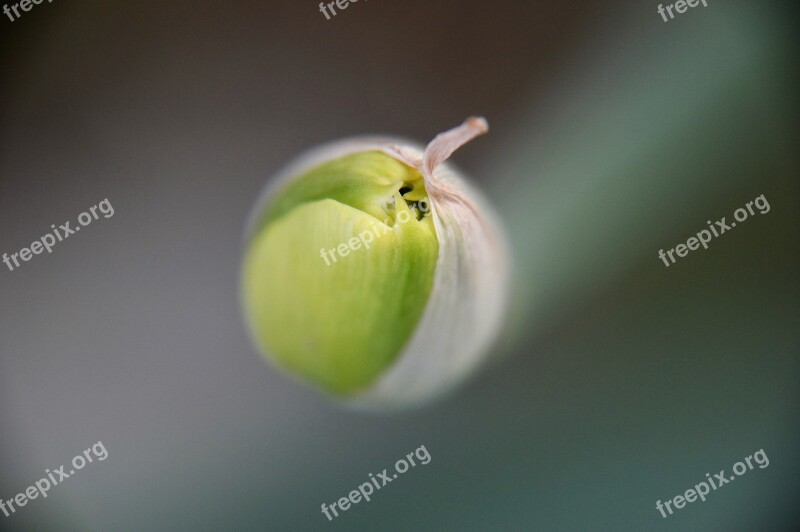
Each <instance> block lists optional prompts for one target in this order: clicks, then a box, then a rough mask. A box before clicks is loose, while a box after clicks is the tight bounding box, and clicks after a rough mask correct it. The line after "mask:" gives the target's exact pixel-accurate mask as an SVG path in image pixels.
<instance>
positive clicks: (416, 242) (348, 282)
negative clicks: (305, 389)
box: [242, 118, 509, 409]
mask: <svg viewBox="0 0 800 532" xmlns="http://www.w3.org/2000/svg"><path fill="white" fill-rule="evenodd" d="M487 129H488V126H487V125H486V122H485V120H483V119H479V118H472V119H469V120H467V121H466V122H465V123H464V124H463V125H462V126H459V127H457V128H455V129H453V130H451V131H448V132H446V133H443V134H440V135H439V136H437V137H436V138H435V139H434V140H433V141H432V142H431V143H430V144H429V145H428V146H427V148H425V149H424V150H423V149H420V148H419V147H418V146H416V145H414V144H411V143H408V142H404V141H398V140H393V139H381V138H356V139H350V140H346V141H342V142H337V143H334V144H330V145H326V146H323V147H320V148H318V149H315V150H312V151H311V152H309V153H307V154H305V155H304V156H302V157H300V158H299V159H298V160H297V161H296V162H295V163H294V164H291V165H290V166H289V167H288V168H287V169H286V170H285V171H284V172H282V174H281V175H280V176H279V177H278V178H277V179H276V180H275V183H274V184H273V185H272V186H271V187H270V188H268V189H267V191H266V192H265V193H264V194H263V195H262V197H261V199H260V200H259V201H258V203H257V205H256V208H255V209H254V211H253V215H252V217H251V223H250V227H249V229H248V237H247V246H246V252H245V257H244V264H243V271H242V299H243V304H244V312H245V316H246V319H247V322H248V325H249V329H250V331H251V335H252V337H253V339H254V342H255V344H256V345H257V346H258V347H259V349H260V350H261V351H262V352H263V353H264V354H265V356H266V357H267V358H268V359H270V360H271V361H273V362H274V363H275V364H276V365H278V366H279V367H281V368H283V369H284V370H286V371H287V372H289V373H290V374H292V375H294V376H295V377H297V378H299V379H300V380H302V381H305V382H307V383H309V384H311V385H312V386H314V387H316V388H318V389H320V390H323V391H324V392H327V393H329V394H331V395H333V396H335V397H338V398H340V399H341V400H343V401H345V402H347V403H349V404H352V405H357V406H362V407H367V408H378V409H392V408H400V407H405V406H411V405H415V404H421V403H423V402H425V401H428V400H430V399H432V398H434V397H437V396H439V395H441V394H443V393H444V392H446V391H448V390H450V389H452V388H453V387H454V386H455V385H456V384H458V383H459V382H461V381H463V380H464V379H465V378H466V377H468V376H469V375H470V374H472V373H473V372H474V370H475V369H476V368H478V367H479V365H480V363H481V362H482V361H483V360H484V359H485V358H486V355H487V353H488V352H489V349H490V347H491V344H492V342H493V340H494V339H495V337H496V336H497V334H498V332H499V329H500V328H501V324H502V319H503V315H504V313H505V310H506V306H507V300H508V286H507V284H508V280H509V257H508V251H507V246H506V243H505V237H504V235H503V234H502V231H501V229H500V226H499V224H498V222H497V221H496V218H495V216H494V214H493V213H492V212H491V210H490V208H489V207H488V205H487V204H486V202H485V201H484V200H483V198H482V197H481V196H480V195H479V194H478V193H477V192H476V191H474V190H473V189H472V188H471V187H469V185H467V183H466V182H465V181H464V179H463V178H462V177H461V176H460V175H459V174H458V173H457V172H455V171H454V170H453V169H452V168H450V167H449V165H447V164H446V163H445V161H446V160H447V159H448V158H449V156H450V155H451V154H452V153H453V151H455V150H456V149H457V148H458V147H460V146H461V145H463V144H464V143H466V142H468V141H469V140H471V139H472V138H474V137H475V136H477V135H480V134H482V133H485V132H486V131H487Z"/></svg>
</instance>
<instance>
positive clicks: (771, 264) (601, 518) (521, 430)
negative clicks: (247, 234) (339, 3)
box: [0, 0, 800, 531]
mask: <svg viewBox="0 0 800 532" xmlns="http://www.w3.org/2000/svg"><path fill="white" fill-rule="evenodd" d="M708 4H709V5H708V7H705V8H704V7H702V5H701V6H699V7H696V8H692V9H689V10H688V11H687V12H686V13H684V14H681V15H678V17H677V18H676V19H675V20H672V21H670V22H667V23H665V22H664V21H663V20H662V18H661V17H660V15H658V12H657V3H656V2H633V1H630V0H628V1H607V2H589V1H583V0H579V1H575V2H569V3H561V2H539V1H534V2H514V1H512V0H498V1H497V2H492V3H487V2H471V1H461V2H456V1H452V0H451V1H444V0H441V1H426V2H399V1H389V0H371V1H369V2H367V1H361V2H357V3H355V4H352V5H350V6H349V7H348V8H347V9H346V10H344V11H342V12H341V13H340V14H339V15H337V16H336V17H334V18H333V19H331V20H326V19H325V17H324V16H323V15H322V14H321V13H320V12H319V10H318V9H319V8H318V2H313V1H302V2H280V3H279V2H270V3H266V2H256V1H237V2H230V3H228V4H223V3H220V2H205V1H194V2H186V1H176V2H153V1H143V2H136V3H123V2H53V3H51V4H50V3H46V2H45V3H42V4H39V5H34V6H33V9H32V10H31V11H29V12H25V13H23V16H22V17H21V18H19V19H18V20H16V21H13V22H12V21H10V20H9V19H8V18H6V17H3V18H2V19H0V54H1V56H0V61H2V76H0V89H1V91H0V96H2V98H0V228H2V229H1V230H0V253H2V252H5V253H9V254H11V253H15V252H18V251H19V250H20V249H21V248H23V247H26V246H29V245H30V243H31V242H32V241H34V240H35V239H38V238H39V237H40V236H42V235H44V234H45V233H46V232H48V231H49V230H50V229H49V228H50V225H51V224H61V223H63V222H64V221H66V220H73V224H74V220H75V219H76V218H77V216H78V214H79V213H81V212H83V211H84V210H86V209H88V208H89V207H90V206H92V205H96V204H97V203H99V202H100V201H102V200H103V199H105V198H108V200H109V202H110V203H111V204H112V205H113V206H114V209H115V215H114V216H113V217H112V218H109V219H102V218H101V220H100V221H97V222H94V223H93V224H92V225H90V226H88V227H86V228H85V230H84V231H82V232H81V233H80V234H77V235H73V236H72V237H70V238H69V239H68V240H67V241H65V242H63V243H60V244H58V245H57V246H56V247H55V248H54V250H53V253H52V254H50V255H47V254H45V255H39V256H36V257H34V259H33V260H31V261H30V262H27V263H24V264H23V266H22V267H21V268H19V269H18V270H16V271H13V272H11V271H8V270H7V269H6V267H5V265H0V266H1V267H2V271H0V304H1V305H2V312H0V498H2V499H4V500H8V499H11V498H13V497H14V496H15V495H16V494H17V493H20V492H22V491H23V490H24V489H25V488H27V487H28V486H30V485H32V484H33V483H34V482H35V481H37V480H38V479H40V478H42V477H43V476H44V471H45V469H48V468H49V469H51V470H52V469H55V468H57V467H58V466H60V465H61V464H68V463H69V461H70V460H71V459H72V457H73V456H75V455H76V454H80V453H81V452H82V451H83V450H84V449H87V448H89V446H90V445H92V444H94V443H96V442H97V441H102V442H103V443H104V445H105V448H106V449H107V450H108V453H109V456H108V459H107V460H105V461H103V462H95V463H93V464H91V465H90V466H88V467H86V468H85V469H84V470H82V471H80V472H79V473H77V474H76V475H75V476H74V477H71V478H69V479H68V480H65V481H64V484H63V485H60V486H57V487H55V488H53V489H52V490H51V492H50V493H49V497H48V498H47V499H41V498H39V499H36V500H33V501H30V502H29V503H28V504H27V506H25V507H24V508H21V509H20V510H19V511H18V512H17V513H15V514H14V515H12V516H11V517H8V518H7V517H5V516H4V515H0V529H2V530H79V531H83V530H264V529H267V530H329V529H332V530H662V529H663V530H673V529H674V530H726V531H728V530H793V529H795V527H796V526H797V524H798V521H800V508H798V506H797V502H798V494H800V458H798V452H797V451H798V445H797V444H798V439H799V438H798V436H800V431H799V430H798V429H800V423H798V422H799V421H800V419H799V418H798V408H797V407H798V398H799V397H798V395H800V394H798V391H800V390H799V389H798V378H800V356H799V355H800V333H798V331H799V330H800V328H799V327H798V325H800V271H799V270H800V268H799V267H798V258H799V257H798V237H799V236H800V209H798V206H800V180H799V179H798V177H800V156H799V155H798V149H797V148H798V141H800V134H799V133H800V131H799V130H798V124H800V121H798V118H800V112H799V111H800V109H798V100H797V94H798V88H799V87H798V85H800V83H799V81H800V80H798V69H797V66H798V64H799V63H798V56H797V48H798V47H797V38H796V33H797V9H796V6H795V3H794V2H789V1H786V2H779V1H772V2H756V1H755V0H750V1H731V2H724V3H723V2H718V1H714V0H709V2H708ZM473 114H480V115H483V116H486V117H487V119H488V120H489V123H490V125H491V128H492V130H491V132H490V134H489V135H488V136H486V137H482V138H481V139H480V140H477V141H475V142H473V143H472V144H470V145H469V146H467V147H465V148H464V149H463V150H462V151H460V152H459V153H457V154H456V156H455V158H454V162H455V163H456V164H457V165H459V166H460V167H461V168H462V169H464V170H465V171H466V172H467V173H468V174H470V175H471V176H473V177H474V180H475V181H476V182H477V183H478V185H479V186H480V187H481V188H482V189H483V190H484V191H485V193H486V194H487V196H489V197H490V198H491V199H492V200H493V201H494V203H495V206H496V208H497V210H498V211H499V212H500V214H501V215H502V216H503V217H504V219H505V221H506V223H507V225H508V228H509V232H510V234H511V238H512V243H513V250H514V253H515V255H516V275H517V278H516V280H515V293H516V294H517V300H516V301H515V306H514V312H513V315H512V317H511V319H510V320H509V327H508V330H507V332H506V333H505V334H504V338H503V341H502V342H501V344H502V345H501V346H500V347H499V348H498V350H497V352H496V353H495V362H494V363H493V364H491V365H490V366H489V367H488V368H487V369H486V370H485V371H483V372H482V373H481V374H479V375H478V376H477V377H476V378H475V379H474V380H473V381H472V382H471V383H469V384H468V385H467V386H465V387H464V388H462V389H460V390H458V392H457V393H455V394H453V395H452V396H450V397H448V398H446V399H445V400H443V401H440V402H437V403H434V404H432V405H429V406H428V407H426V408H423V409H419V410H415V411H411V412H406V413H402V414H395V415H391V416H379V415H367V414H361V413H354V412H350V411H348V410H344V409H342V408H341V407H339V406H337V405H336V404H333V403H331V402H329V401H328V400H326V399H325V398H323V397H321V396H319V395H317V394H316V393H315V392H313V391H311V390H309V389H306V388H303V387H301V386H298V385H297V384H295V383H294V382H291V381H289V380H288V379H286V378H284V377H283V376H282V375H281V374H279V373H278V372H277V371H275V370H274V369H272V368H271V367H270V366H269V365H268V364H267V363H266V362H265V361H263V360H262V358H261V357H260V356H259V355H258V354H257V353H256V351H255V349H254V348H253V347H252V346H251V345H250V344H249V341H248V337H247V335H246V333H245V330H244V326H243V324H242V319H241V314H240V309H239V303H238V294H237V290H238V273H239V268H240V260H241V251H242V245H243V243H242V235H243V230H244V224H245V221H246V218H247V215H248V214H249V210H250V209H251V207H252V206H253V204H254V202H255V200H256V198H257V196H258V194H259V192H260V191H261V189H262V187H263V186H264V185H265V184H266V183H267V182H268V181H269V178H270V176H271V175H272V174H273V173H274V172H275V171H276V170H277V169H278V168H279V167H280V166H282V165H283V164H284V163H285V162H287V161H288V160H289V159H291V158H293V157H294V156H295V155H297V154H298V153H299V152H301V151H302V150H304V149H306V148H309V147H312V146H314V145H316V144H319V143H321V142H325V141H329V140H334V139H338V138H341V137H345V136H350V135H357V134H363V133H388V134H396V135H400V136H405V137H410V138H414V139H416V140H419V141H427V140H429V139H430V138H432V136H433V135H435V134H436V133H437V132H439V131H443V130H445V129H447V128H449V127H452V126H454V125H456V124H459V123H460V122H461V121H462V120H463V119H464V118H465V117H467V116H469V115H473ZM761 194H763V195H764V196H765V197H766V199H767V201H768V202H769V204H770V207H771V210H770V212H769V213H768V214H764V215H755V216H752V217H749V218H748V219H747V221H746V222H743V223H741V224H737V227H736V228H734V229H732V230H731V231H729V232H726V233H725V234H724V235H722V236H720V237H719V238H715V239H714V240H713V241H712V242H711V243H710V245H709V249H708V250H699V251H694V252H692V253H690V254H689V255H688V256H687V257H685V258H682V259H680V260H679V261H678V263H677V264H675V265H673V266H671V267H669V268H666V267H665V266H664V264H663V263H662V262H661V260H660V259H659V258H658V256H657V252H658V250H659V249H662V248H663V249H670V248H673V247H675V246H676V245H677V244H679V243H681V242H685V241H686V240H687V238H689V237H690V236H692V235H694V234H696V233H697V232H698V231H700V230H701V229H704V228H705V227H706V220H712V221H714V220H718V219H720V218H722V217H723V216H726V217H727V219H728V221H731V219H732V216H733V212H734V211H735V210H736V209H737V208H739V207H743V206H744V205H745V204H746V203H747V202H748V201H752V200H753V199H754V198H756V197H757V196H759V195H761ZM420 445H424V446H425V447H426V448H427V449H428V451H429V452H430V455H431V457H432V459H431V462H430V463H429V464H427V465H425V466H422V467H420V466H417V467H416V468H414V469H411V470H410V471H409V472H408V473H406V474H405V475H403V476H402V477H400V479H398V481H396V482H393V483H392V484H391V485H390V486H387V487H386V488H384V489H383V490H381V491H379V492H377V493H376V495H375V496H374V497H373V500H372V501H371V502H369V503H363V502H362V503H360V504H357V505H355V506H353V507H352V508H351V509H350V510H348V511H347V512H344V513H342V515H341V516H340V517H338V518H337V519H336V520H334V521H333V522H329V521H328V520H327V519H326V518H325V517H324V515H322V513H321V511H320V505H321V504H322V503H323V502H325V503H331V502H333V501H335V500H337V499H339V498H340V497H343V496H346V495H347V493H348V492H349V491H350V490H352V489H355V488H356V487H357V486H358V484H361V483H362V482H364V481H365V480H366V479H367V475H368V474H369V473H373V474H376V473H378V472H380V471H382V470H383V469H384V468H391V467H393V464H394V463H395V461H396V460H398V459H399V458H402V457H403V456H405V455H406V454H407V453H409V452H411V451H413V450H414V449H416V448H417V447H419V446H420ZM759 449H763V450H764V452H765V453H766V455H767V456H768V457H769V461H770V464H769V467H767V468H765V469H755V470H753V471H750V472H748V473H747V474H745V475H744V476H742V477H739V478H737V480H738V482H732V483H730V484H727V485H726V486H724V488H721V489H720V490H717V491H715V492H713V493H712V494H711V495H709V496H708V499H707V501H706V502H704V503H701V502H694V503H692V504H689V505H687V507H685V508H684V509H682V510H679V511H678V512H677V513H675V514H674V515H671V516H670V517H668V518H667V519H664V518H662V517H661V514H660V513H659V512H658V511H657V510H656V501H657V500H662V501H665V500H668V499H671V498H673V497H674V496H676V495H679V494H682V493H683V492H684V491H686V490H687V489H688V488H691V487H693V486H694V485H695V484H697V483H698V482H700V481H702V480H704V479H705V476H706V473H711V474H712V475H713V474H715V473H716V472H718V471H720V470H722V469H725V470H727V471H730V470H731V467H732V465H733V464H734V463H735V462H737V461H739V460H741V459H743V458H744V457H745V456H748V455H751V454H753V453H755V452H756V451H758V450H759Z"/></svg>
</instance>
